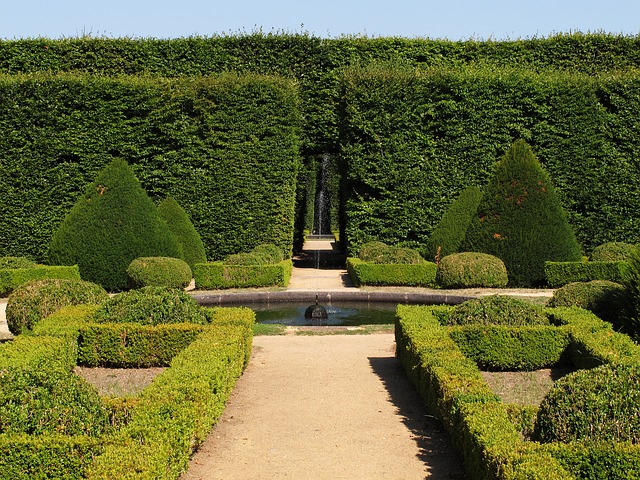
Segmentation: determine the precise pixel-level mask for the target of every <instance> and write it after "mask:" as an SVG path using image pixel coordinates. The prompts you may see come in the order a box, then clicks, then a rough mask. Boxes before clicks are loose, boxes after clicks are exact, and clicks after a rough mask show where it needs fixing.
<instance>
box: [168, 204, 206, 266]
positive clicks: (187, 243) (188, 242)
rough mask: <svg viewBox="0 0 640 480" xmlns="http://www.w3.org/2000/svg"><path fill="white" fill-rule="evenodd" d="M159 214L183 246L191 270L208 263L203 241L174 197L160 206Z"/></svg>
mask: <svg viewBox="0 0 640 480" xmlns="http://www.w3.org/2000/svg"><path fill="white" fill-rule="evenodd" d="M158 213H159V214H160V216H161V217H162V218H163V220H164V221H165V222H167V225H168V226H169V230H170V231H171V233H172V234H173V236H174V237H176V239H177V240H178V242H180V244H181V245H182V254H183V255H184V261H185V262H187V263H188V264H189V267H191V270H193V267H194V266H195V264H196V263H206V261H207V254H206V253H205V250H204V244H203V243H202V239H201V238H200V235H199V234H198V231H197V230H196V227H194V226H193V223H191V219H190V218H189V215H187V212H186V211H185V210H184V208H182V207H181V206H180V205H179V204H178V202H176V201H175V200H174V198H173V197H167V198H165V199H164V200H163V201H162V202H161V203H160V205H158Z"/></svg>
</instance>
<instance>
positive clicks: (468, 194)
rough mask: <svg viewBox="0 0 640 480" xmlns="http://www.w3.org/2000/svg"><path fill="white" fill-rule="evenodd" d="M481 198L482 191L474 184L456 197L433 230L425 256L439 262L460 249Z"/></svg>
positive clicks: (425, 248)
mask: <svg viewBox="0 0 640 480" xmlns="http://www.w3.org/2000/svg"><path fill="white" fill-rule="evenodd" d="M481 198H482V191H481V190H480V189H479V188H478V187H474V186H471V187H467V188H465V189H464V190H463V191H462V193H460V195H458V196H457V197H456V199H455V200H454V201H453V202H452V203H451V205H449V206H448V207H447V209H446V211H445V212H444V215H442V218H441V219H440V222H438V224H437V225H436V227H435V228H434V229H433V231H432V232H431V235H430V236H429V240H428V241H427V243H426V245H425V247H424V248H423V252H424V253H423V254H424V256H425V258H428V259H434V260H436V263H438V264H439V263H440V262H439V261H438V260H439V259H441V258H444V257H446V256H447V255H451V254H452V253H458V252H459V251H460V246H461V245H462V242H463V241H464V237H465V235H466V234H467V229H468V228H469V224H470V223H471V219H472V218H473V217H474V216H475V214H476V211H477V210H478V205H479V204H480V199H481Z"/></svg>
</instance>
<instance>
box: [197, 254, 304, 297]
mask: <svg viewBox="0 0 640 480" xmlns="http://www.w3.org/2000/svg"><path fill="white" fill-rule="evenodd" d="M239 255H240V254H239ZM245 255H247V256H249V258H248V259H247V261H250V262H253V263H251V264H248V265H247V264H235V265H226V264H224V263H223V262H209V263H199V264H197V265H196V268H195V269H194V271H193V278H194V280H195V283H196V288H199V289H205V290H216V289H219V288H246V287H276V286H277V287H286V286H287V285H289V279H290V278H291V270H292V268H293V264H292V262H291V260H283V261H282V262H279V263H276V264H261V263H260V261H259V260H257V259H256V257H255V256H254V255H253V254H244V255H240V256H239V257H236V256H235V255H234V257H235V258H238V259H240V258H241V257H245ZM256 263H257V264H256Z"/></svg>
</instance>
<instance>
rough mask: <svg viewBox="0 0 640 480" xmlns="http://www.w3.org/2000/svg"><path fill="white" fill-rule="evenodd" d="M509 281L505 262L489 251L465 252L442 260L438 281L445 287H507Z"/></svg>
mask: <svg viewBox="0 0 640 480" xmlns="http://www.w3.org/2000/svg"><path fill="white" fill-rule="evenodd" d="M508 281H509V278H508V276H507V269H506V267H505V266H504V262H503V261H502V260H500V259H499V258H498V257H494V256H493V255H489V254H488V253H478V252H463V253H453V254H451V255H447V256H446V257H444V258H442V259H441V260H440V263H439V264H438V271H437V274H436V282H437V283H438V285H440V286H441V287H443V288H470V287H495V288H500V287H505V286H506V285H507V283H508Z"/></svg>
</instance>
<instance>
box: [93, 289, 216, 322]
mask: <svg viewBox="0 0 640 480" xmlns="http://www.w3.org/2000/svg"><path fill="white" fill-rule="evenodd" d="M95 321H96V322H98V323H139V324H142V325H159V324H164V323H197V324H205V323H206V318H205V315H204V312H203V311H202V307H200V305H199V304H198V303H197V302H196V301H195V300H194V299H193V297H191V296H190V295H189V294H188V293H186V292H184V291H182V290H177V289H168V288H164V287H143V288H140V289H137V290H129V291H128V292H122V293H119V294H118V295H116V296H114V297H112V298H110V299H109V300H108V301H106V302H105V303H104V304H103V305H102V306H101V307H100V308H99V309H98V311H97V312H96V314H95Z"/></svg>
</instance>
